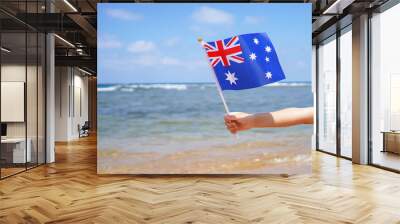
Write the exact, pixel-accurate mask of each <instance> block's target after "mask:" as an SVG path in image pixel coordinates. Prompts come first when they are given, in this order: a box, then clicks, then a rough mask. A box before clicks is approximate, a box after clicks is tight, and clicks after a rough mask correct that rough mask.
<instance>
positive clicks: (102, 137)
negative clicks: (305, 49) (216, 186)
mask: <svg viewBox="0 0 400 224" xmlns="http://www.w3.org/2000/svg"><path fill="white" fill-rule="evenodd" d="M224 95H225V98H226V101H227V104H228V106H229V108H230V110H231V111H242V112H248V113H257V112H267V111H275V110H279V109H283V108H287V107H310V106H312V104H313V95H312V92H311V84H310V83H309V82H280V83H275V84H272V85H268V86H264V87H261V88H256V89H249V90H241V91H224ZM224 114H225V112H224V107H223V104H222V103H221V99H220V98H219V95H218V92H217V88H216V86H215V84H213V83H184V84H182V83H152V84H145V83H143V84H100V85H99V86H98V150H99V161H98V169H99V172H100V173H264V172H274V171H276V172H278V171H279V172H280V171H281V170H283V171H287V170H289V169H281V170H280V169H279V166H274V168H272V166H269V165H268V164H267V165H268V167H263V166H257V167H256V168H254V167H253V166H245V167H244V168H243V166H241V164H237V166H234V165H232V164H233V163H234V162H238V161H239V162H243V161H244V162H248V161H247V160H248V159H251V161H253V162H254V161H256V162H259V161H260V160H262V159H263V158H261V157H260V155H263V156H267V157H268V158H269V159H272V160H273V161H275V159H276V158H278V162H279V161H280V160H279V158H281V160H282V159H283V162H285V158H286V160H288V157H279V154H280V153H283V154H288V153H289V154H290V155H291V157H290V158H291V159H294V160H295V161H297V162H298V161H300V160H301V161H302V160H304V161H309V157H308V154H309V153H310V142H311V135H312V125H300V126H296V127H289V128H266V129H254V130H250V131H246V132H240V133H239V134H238V136H237V137H234V136H233V135H231V134H230V133H229V132H228V131H227V130H226V129H225V125H224V121H223V116H224ZM273 155H275V157H274V156H273ZM276 155H278V157H277V156H276ZM296 156H297V157H296ZM299 156H300V157H299ZM213 158H214V159H213ZM246 158H247V159H246ZM218 159H219V160H221V159H222V160H225V159H226V160H227V161H228V162H227V163H226V164H225V165H226V166H228V167H225V168H224V167H219V163H221V164H224V162H223V161H220V162H218ZM264 159H265V158H264ZM166 160H171V161H166ZM161 161H163V162H161ZM177 161H179V162H180V163H181V164H177V163H176V162H177ZM212 161H214V162H212ZM275 162H276V161H275ZM280 162H282V161H280ZM163 164H164V165H163ZM264 165H265V164H264ZM267 165H265V166H267ZM239 166H240V167H241V168H240V167H239ZM292 173H293V172H292ZM295 173H296V172H295Z"/></svg>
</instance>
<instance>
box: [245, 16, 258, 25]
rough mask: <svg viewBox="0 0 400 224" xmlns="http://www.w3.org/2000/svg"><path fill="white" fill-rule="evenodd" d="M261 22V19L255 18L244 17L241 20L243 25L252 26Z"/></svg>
mask: <svg viewBox="0 0 400 224" xmlns="http://www.w3.org/2000/svg"><path fill="white" fill-rule="evenodd" d="M261 20H262V19H261V18H260V17H257V16H245V17H244V19H243V23H245V24H251V25H254V24H259V23H260V22H261Z"/></svg>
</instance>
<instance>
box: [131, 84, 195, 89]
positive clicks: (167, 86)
mask: <svg viewBox="0 0 400 224" xmlns="http://www.w3.org/2000/svg"><path fill="white" fill-rule="evenodd" d="M129 87H131V88H134V89H166V90H186V89H187V85H185V84H133V85H129Z"/></svg>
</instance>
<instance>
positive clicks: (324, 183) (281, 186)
mask: <svg viewBox="0 0 400 224" xmlns="http://www.w3.org/2000/svg"><path fill="white" fill-rule="evenodd" d="M56 151H57V154H56V160H57V162H56V163H55V164H51V165H46V166H42V167H39V168H36V169H33V170H30V171H28V172H26V173H22V174H20V175H17V176H14V177H11V178H8V179H5V180H3V181H0V223H213V224H214V223H374V224H375V223H400V175H398V174H395V173H391V172H387V171H384V170H380V169H377V168H374V167H369V166H359V165H352V164H351V162H349V161H347V160H343V159H337V158H335V157H333V156H329V155H325V154H323V153H317V152H314V153H313V173H312V174H310V175H301V176H291V177H282V176H268V175H267V176H248V175H245V176H232V175H230V176H129V175H117V176H98V175H97V174H96V139H95V138H94V137H90V138H85V139H84V140H81V141H76V142H71V143H69V144H58V145H57V150H56Z"/></svg>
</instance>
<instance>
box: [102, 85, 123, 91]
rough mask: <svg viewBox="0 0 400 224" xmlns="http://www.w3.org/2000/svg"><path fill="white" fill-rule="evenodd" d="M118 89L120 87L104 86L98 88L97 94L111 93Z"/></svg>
mask: <svg viewBox="0 0 400 224" xmlns="http://www.w3.org/2000/svg"><path fill="white" fill-rule="evenodd" d="M119 88H120V85H116V86H106V87H98V88H97V91H98V92H113V91H116V90H118V89H119Z"/></svg>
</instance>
